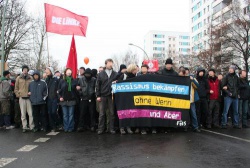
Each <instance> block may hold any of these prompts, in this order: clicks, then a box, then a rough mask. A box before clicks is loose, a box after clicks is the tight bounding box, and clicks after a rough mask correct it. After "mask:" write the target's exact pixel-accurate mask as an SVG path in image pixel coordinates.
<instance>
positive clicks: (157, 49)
mask: <svg viewBox="0 0 250 168" xmlns="http://www.w3.org/2000/svg"><path fill="white" fill-rule="evenodd" d="M153 50H154V51H165V48H164V47H153Z"/></svg>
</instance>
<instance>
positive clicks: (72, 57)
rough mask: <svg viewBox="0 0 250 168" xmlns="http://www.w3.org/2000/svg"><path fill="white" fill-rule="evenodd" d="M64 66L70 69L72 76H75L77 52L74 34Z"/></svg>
mask: <svg viewBox="0 0 250 168" xmlns="http://www.w3.org/2000/svg"><path fill="white" fill-rule="evenodd" d="M66 68H70V69H71V70H72V77H73V78H76V77H77V53H76V44H75V38H74V35H73V36H72V41H71V45H70V50H69V57H68V61H67V65H66Z"/></svg>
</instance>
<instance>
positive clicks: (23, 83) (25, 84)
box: [14, 73, 32, 98]
mask: <svg viewBox="0 0 250 168" xmlns="http://www.w3.org/2000/svg"><path fill="white" fill-rule="evenodd" d="M30 82H32V77H31V76H30V75H29V74H27V75H26V76H24V74H23V73H22V74H21V75H20V76H18V77H17V78H16V83H15V91H14V92H15V94H16V97H22V98H28V97H29V96H28V89H29V84H30Z"/></svg>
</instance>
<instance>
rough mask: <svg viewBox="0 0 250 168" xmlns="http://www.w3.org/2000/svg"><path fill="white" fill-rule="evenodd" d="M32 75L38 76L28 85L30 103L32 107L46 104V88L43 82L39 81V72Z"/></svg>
mask: <svg viewBox="0 0 250 168" xmlns="http://www.w3.org/2000/svg"><path fill="white" fill-rule="evenodd" d="M33 75H38V76H39V79H38V80H33V81H32V82H31V83H30V84H29V91H28V92H31V95H30V97H29V98H30V101H31V104H32V105H40V104H46V98H47V96H48V87H47V84H46V82H45V81H43V80H41V79H40V73H39V71H35V72H34V74H33Z"/></svg>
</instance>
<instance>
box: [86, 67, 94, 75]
mask: <svg viewBox="0 0 250 168" xmlns="http://www.w3.org/2000/svg"><path fill="white" fill-rule="evenodd" d="M85 74H90V75H92V71H91V69H90V68H87V69H86V70H85V72H84V75H85Z"/></svg>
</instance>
